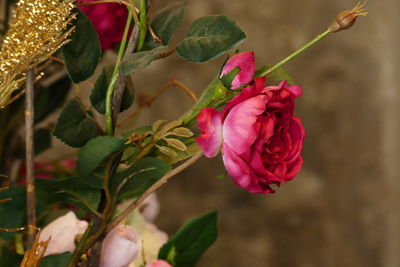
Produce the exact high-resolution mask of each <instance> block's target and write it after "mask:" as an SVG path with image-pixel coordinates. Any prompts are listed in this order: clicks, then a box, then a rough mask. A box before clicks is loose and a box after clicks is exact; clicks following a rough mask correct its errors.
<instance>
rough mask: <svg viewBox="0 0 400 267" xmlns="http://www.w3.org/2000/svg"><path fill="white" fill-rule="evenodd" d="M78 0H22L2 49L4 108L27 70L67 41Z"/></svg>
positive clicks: (0, 68)
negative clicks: (73, 11)
mask: <svg viewBox="0 0 400 267" xmlns="http://www.w3.org/2000/svg"><path fill="white" fill-rule="evenodd" d="M73 2H74V0H19V1H18V3H17V4H16V7H15V9H14V11H13V15H12V18H11V20H10V27H9V30H8V32H7V33H6V34H5V36H4V41H3V45H2V47H1V49H0V109H2V108H4V107H5V106H6V105H8V104H9V103H10V101H11V96H12V93H13V92H15V90H17V89H18V88H19V87H20V86H21V85H22V83H23V82H24V81H25V73H26V72H27V71H28V70H29V69H31V68H33V67H35V66H37V65H38V64H40V63H42V62H43V61H45V60H46V59H47V58H48V57H49V56H51V55H52V54H53V53H54V52H56V51H57V50H58V49H59V48H60V47H61V46H63V45H64V44H66V43H67V42H68V41H69V40H68V36H69V35H70V33H71V32H72V31H73V29H74V28H73V27H72V28H70V29H68V25H69V24H70V22H71V21H72V20H73V19H74V18H75V14H72V13H71V10H72V8H74V4H73Z"/></svg>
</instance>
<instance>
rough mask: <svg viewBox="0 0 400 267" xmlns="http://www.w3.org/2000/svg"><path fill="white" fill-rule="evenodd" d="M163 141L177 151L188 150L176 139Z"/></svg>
mask: <svg viewBox="0 0 400 267" xmlns="http://www.w3.org/2000/svg"><path fill="white" fill-rule="evenodd" d="M163 139H164V140H165V141H166V142H167V143H168V144H169V145H170V146H172V147H174V148H176V149H178V150H180V151H186V149H187V147H186V145H185V144H184V143H183V142H182V141H180V140H178V139H175V138H163Z"/></svg>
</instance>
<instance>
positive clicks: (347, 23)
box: [329, 1, 368, 32]
mask: <svg viewBox="0 0 400 267" xmlns="http://www.w3.org/2000/svg"><path fill="white" fill-rule="evenodd" d="M366 4H367V1H365V2H364V3H362V4H361V2H360V3H358V4H357V5H356V6H355V7H354V8H353V9H352V10H347V11H342V12H340V13H339V14H338V15H337V16H336V18H335V20H334V21H333V22H332V24H331V25H330V26H329V30H331V31H332V32H340V31H342V30H347V29H349V28H350V27H351V26H353V24H354V23H355V22H356V20H357V18H358V17H359V16H366V15H368V12H366V11H365V9H364V6H365V5H366Z"/></svg>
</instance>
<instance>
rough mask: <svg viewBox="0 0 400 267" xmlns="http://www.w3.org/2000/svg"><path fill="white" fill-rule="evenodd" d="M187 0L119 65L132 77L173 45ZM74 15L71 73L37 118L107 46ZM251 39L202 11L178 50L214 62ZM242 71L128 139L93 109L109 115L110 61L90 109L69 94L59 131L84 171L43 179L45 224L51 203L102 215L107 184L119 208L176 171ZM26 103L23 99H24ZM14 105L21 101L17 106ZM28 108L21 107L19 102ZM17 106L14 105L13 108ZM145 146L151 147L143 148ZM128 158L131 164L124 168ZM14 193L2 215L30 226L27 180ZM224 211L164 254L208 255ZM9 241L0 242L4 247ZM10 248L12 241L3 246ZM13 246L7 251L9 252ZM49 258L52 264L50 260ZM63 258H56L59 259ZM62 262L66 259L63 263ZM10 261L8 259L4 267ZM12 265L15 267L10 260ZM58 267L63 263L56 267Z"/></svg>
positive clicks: (166, 13) (180, 262) (183, 259)
mask: <svg viewBox="0 0 400 267" xmlns="http://www.w3.org/2000/svg"><path fill="white" fill-rule="evenodd" d="M186 5H187V4H186V2H178V3H176V4H173V5H171V6H168V7H166V8H164V9H163V10H161V11H160V12H158V13H157V14H156V15H155V16H154V17H153V19H152V20H151V21H150V25H151V27H152V29H153V31H154V32H155V34H156V35H157V36H158V37H159V38H160V39H161V40H162V42H161V43H160V42H155V41H154V40H153V38H152V37H151V34H147V38H146V40H145V42H144V45H143V47H142V49H141V51H137V52H136V53H133V54H131V55H129V56H127V57H126V58H124V60H123V61H122V62H121V63H120V70H121V72H122V74H123V75H125V76H127V77H129V76H131V75H132V74H134V73H137V72H138V71H140V70H142V69H144V68H145V67H147V66H148V65H150V64H151V63H152V62H153V61H155V60H156V59H157V58H159V57H160V56H161V55H162V54H163V53H165V52H166V51H167V49H168V45H169V42H170V40H171V39H172V37H173V36H174V34H175V32H176V31H177V30H178V28H179V27H180V26H181V24H182V23H183V21H184V16H185V10H186ZM75 12H76V13H77V19H76V20H75V21H74V25H73V26H74V27H76V28H75V31H74V33H73V34H72V36H71V39H72V41H71V42H69V43H68V44H67V45H65V46H64V47H62V48H61V49H60V51H59V55H60V56H61V57H62V59H63V61H64V63H65V67H66V70H67V73H68V77H63V78H61V79H60V80H58V81H56V82H55V83H53V84H52V85H51V86H49V87H47V88H43V89H42V90H40V91H39V93H38V94H37V95H36V106H35V122H37V123H39V122H41V121H43V120H44V119H45V118H47V116H48V115H49V114H51V113H52V112H54V111H55V110H56V109H57V108H58V107H60V106H61V105H62V103H63V102H64V101H65V99H66V96H67V94H68V92H69V88H70V85H71V82H70V80H71V81H72V82H73V83H75V84H78V83H80V82H82V81H85V80H87V79H89V78H90V77H91V76H92V75H93V74H94V72H95V70H96V68H97V67H98V63H99V62H100V60H101V53H102V52H101V48H100V43H99V39H98V36H97V34H96V31H95V29H94V28H93V25H92V24H91V22H90V20H89V19H88V18H87V17H86V15H85V14H84V13H82V12H81V11H79V10H76V11H75ZM245 38H246V36H245V33H244V32H243V30H242V29H241V28H240V26H239V25H238V24H237V23H236V22H235V21H234V20H233V19H231V18H228V17H226V16H222V15H215V16H206V17H201V18H199V19H197V20H196V21H194V22H193V23H192V24H191V25H190V27H189V29H188V31H187V33H186V35H185V37H184V39H183V40H182V41H181V42H179V44H178V45H177V46H176V47H175V48H174V49H176V51H177V53H178V54H179V55H180V56H181V57H182V58H183V59H185V60H188V61H190V62H195V63H203V62H207V61H210V60H212V59H214V58H216V57H218V56H220V55H222V54H224V53H226V52H227V51H229V50H231V49H232V48H234V47H236V46H237V45H238V44H240V43H241V42H242V41H243V40H244V39H245ZM237 71H238V70H235V71H233V72H232V73H230V74H229V75H227V77H225V78H223V79H219V78H216V79H215V80H214V81H213V82H212V83H211V84H210V86H209V87H208V88H207V89H206V90H205V92H204V93H203V95H202V97H201V99H200V100H199V102H198V103H196V105H195V106H194V107H193V109H191V110H190V111H189V112H188V113H187V114H186V115H184V116H183V117H182V118H181V119H180V120H179V121H172V122H167V121H158V122H156V123H155V124H154V125H153V126H152V127H151V126H150V127H142V128H138V129H136V130H133V131H131V132H129V133H127V134H122V137H114V136H106V135H105V134H104V130H103V129H102V127H101V126H100V125H99V123H98V122H97V121H96V119H95V116H94V112H97V113H99V114H100V115H104V113H105V102H106V100H105V99H106V94H107V88H108V85H109V83H110V79H111V75H112V67H111V66H107V67H105V68H104V69H103V70H102V72H101V74H100V76H99V77H98V78H97V80H96V82H95V84H94V86H93V88H92V91H91V95H90V104H91V106H90V107H87V106H85V104H84V101H82V100H81V98H80V97H74V98H72V99H70V100H69V101H68V102H67V103H65V105H64V106H63V108H62V111H61V113H60V115H59V118H58V119H57V122H56V124H55V126H54V129H53V131H52V134H53V135H54V136H55V137H57V138H58V139H59V140H61V141H62V142H64V143H65V144H66V145H68V146H70V147H73V148H77V149H78V156H77V171H76V172H75V173H74V175H73V176H70V177H65V178H62V179H48V180H45V179H37V183H36V189H37V198H38V213H39V218H40V222H41V223H42V224H43V225H45V224H46V223H48V222H49V221H51V219H53V218H54V217H55V214H52V215H49V214H48V213H49V210H50V207H51V206H53V205H55V204H57V205H58V206H59V207H61V209H59V212H60V213H62V212H63V209H65V208H66V207H67V206H68V205H71V204H73V205H76V206H77V207H78V210H77V213H79V214H81V215H83V214H88V213H89V214H92V216H94V217H96V216H99V214H100V213H102V212H103V210H102V206H104V203H102V202H104V196H103V194H104V190H107V191H109V192H110V194H111V197H112V199H113V202H114V203H113V207H115V205H116V204H117V203H119V202H121V201H123V200H126V199H131V198H135V197H139V196H141V195H142V194H143V193H144V192H145V191H146V190H147V189H148V188H150V187H151V186H152V185H153V184H154V183H156V182H157V181H158V180H159V179H161V178H162V177H163V176H164V175H165V174H166V173H167V172H169V171H170V170H171V169H172V164H175V163H177V162H179V161H181V160H184V159H187V158H189V157H191V156H192V155H193V154H194V153H195V152H197V151H198V147H197V145H196V144H195V142H194V139H193V133H192V132H191V131H190V130H189V129H188V127H190V126H191V125H192V124H193V121H194V118H195V116H196V115H197V113H198V111H199V110H200V109H201V108H202V107H205V106H208V105H210V104H211V103H217V102H218V101H221V100H223V99H226V98H229V97H232V95H229V94H226V92H227V90H226V87H230V82H231V81H232V79H233V77H234V75H235V74H237ZM134 99H135V97H134V90H133V86H132V83H131V82H130V80H129V79H128V82H127V83H126V86H125V88H124V94H123V100H122V103H121V108H120V112H123V111H125V110H127V109H128V108H129V107H130V106H131V105H133V103H134ZM20 104H21V103H20ZM14 106H15V105H14ZM20 106H22V105H20ZM11 108H13V106H11ZM35 136H36V137H37V138H40V140H36V139H35V144H36V145H37V147H36V151H38V152H40V151H43V150H45V149H47V148H49V147H51V143H50V130H49V129H48V128H46V129H42V128H39V129H38V130H37V132H36V135H35ZM144 152H146V153H144ZM121 163H125V164H128V167H127V168H125V169H120V168H119V166H120V164H121ZM7 197H11V198H12V201H11V202H9V203H6V204H0V216H1V217H2V218H4V219H2V220H1V222H0V227H6V228H16V227H21V226H23V225H24V224H25V213H24V210H25V198H24V190H23V188H22V187H21V186H14V187H12V188H10V190H8V191H5V192H1V193H0V198H7ZM216 221H217V215H216V213H215V212H213V213H210V214H206V215H204V216H201V217H198V218H196V219H194V220H192V221H191V222H189V223H187V224H186V225H185V226H184V227H183V228H182V229H181V230H180V231H178V233H177V234H176V235H175V236H174V237H172V238H171V239H170V241H169V242H168V243H167V244H166V245H165V246H164V247H163V248H162V249H161V250H160V252H159V258H160V259H165V260H167V261H169V262H170V263H171V264H173V265H174V266H177V267H180V266H182V267H183V266H185V267H187V266H193V265H194V264H195V263H196V261H197V260H198V259H199V257H200V256H201V254H202V253H203V252H204V251H205V250H206V249H207V248H208V247H209V246H210V245H211V244H212V243H213V242H214V241H215V239H216V236H217V230H216V229H217V227H216ZM14 236H15V234H10V233H0V238H1V239H2V240H8V241H9V242H14V243H15V244H17V245H18V241H17V240H16V239H14V240H13V237H14ZM1 244H2V243H0V246H1ZM3 250H4V251H6V250H7V249H6V247H4V246H3ZM7 251H8V250H7ZM6 254H10V253H8V252H7V253H6V252H1V255H2V257H1V258H2V261H0V265H2V264H6V263H7V264H8V262H11V261H12V260H10V259H13V257H19V256H17V255H14V254H12V255H11V254H10V255H9V256H8V257H5V256H3V255H6ZM69 256H70V255H69V254H63V255H60V256H58V257H48V258H47V260H46V261H44V262H43V263H42V265H41V266H47V265H46V264H50V265H51V264H53V266H55V265H54V264H55V262H56V261H58V263H60V262H63V261H64V262H65V261H66V260H67V259H68V258H69ZM46 262H47V263H46ZM58 263H57V264H58ZM61 265H62V264H61ZM2 266H3V265H2ZM7 266H12V265H10V264H9V265H7ZM57 266H59V265H57Z"/></svg>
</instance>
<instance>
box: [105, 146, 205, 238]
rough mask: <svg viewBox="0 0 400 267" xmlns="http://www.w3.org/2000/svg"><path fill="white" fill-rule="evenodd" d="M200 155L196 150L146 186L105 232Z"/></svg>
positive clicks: (201, 154)
mask: <svg viewBox="0 0 400 267" xmlns="http://www.w3.org/2000/svg"><path fill="white" fill-rule="evenodd" d="M202 156H203V153H202V152H197V154H195V155H194V156H193V157H191V158H190V159H188V160H187V161H185V162H184V163H183V164H181V165H179V166H178V167H176V168H175V169H173V170H171V171H170V172H168V173H167V174H165V175H164V176H163V177H162V178H161V179H160V180H158V181H157V182H156V183H155V184H153V185H152V186H151V187H150V188H148V189H147V190H146V192H144V193H143V194H142V195H141V196H140V197H139V198H137V199H135V200H134V201H132V203H131V204H130V205H129V206H128V207H127V208H126V209H125V210H124V211H123V212H122V213H121V214H120V215H118V216H117V217H115V218H114V220H112V221H111V222H110V224H109V225H108V227H107V230H106V232H107V233H108V232H109V231H111V230H112V229H113V228H114V227H116V226H117V225H118V224H119V223H120V222H122V220H124V219H125V217H126V216H128V215H129V213H131V212H132V211H133V210H134V209H136V208H137V207H138V206H139V205H140V204H141V203H142V202H143V201H144V200H145V199H146V198H147V197H148V196H149V195H150V194H151V193H153V192H154V191H156V190H157V189H158V188H160V187H161V186H162V185H163V184H165V183H167V182H168V180H169V179H171V178H172V177H173V176H175V175H177V174H178V173H180V172H182V171H183V170H185V169H186V168H187V167H189V166H190V165H192V164H193V163H195V162H196V161H197V160H198V159H200V158H201V157H202Z"/></svg>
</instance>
